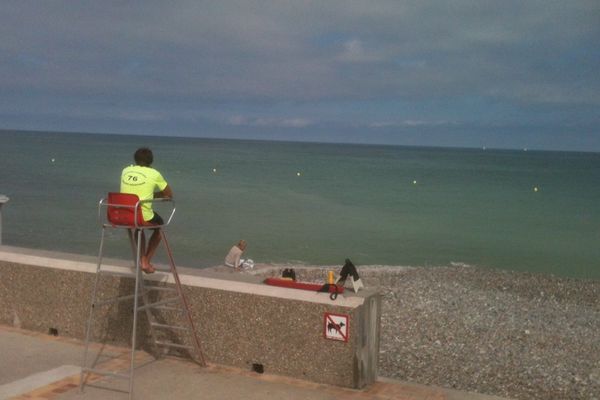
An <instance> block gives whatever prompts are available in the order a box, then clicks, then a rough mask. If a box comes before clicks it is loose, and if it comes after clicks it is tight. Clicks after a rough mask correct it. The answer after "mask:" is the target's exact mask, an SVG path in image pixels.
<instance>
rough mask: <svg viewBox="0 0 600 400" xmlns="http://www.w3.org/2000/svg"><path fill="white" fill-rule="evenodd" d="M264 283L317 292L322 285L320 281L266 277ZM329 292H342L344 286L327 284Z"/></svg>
mask: <svg viewBox="0 0 600 400" xmlns="http://www.w3.org/2000/svg"><path fill="white" fill-rule="evenodd" d="M265 283H266V284H267V285H271V286H280V287H285V288H290V289H302V290H310V291H312V292H318V291H319V290H320V289H321V288H322V287H323V285H324V284H321V283H311V282H298V281H293V280H291V279H281V278H267V279H265ZM336 287H337V291H336ZM329 293H344V287H343V286H339V285H329Z"/></svg>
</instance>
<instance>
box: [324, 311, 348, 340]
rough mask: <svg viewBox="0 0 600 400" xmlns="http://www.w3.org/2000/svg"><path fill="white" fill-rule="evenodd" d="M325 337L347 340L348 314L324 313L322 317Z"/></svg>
mask: <svg viewBox="0 0 600 400" xmlns="http://www.w3.org/2000/svg"><path fill="white" fill-rule="evenodd" d="M323 320H324V323H323V331H324V336H325V339H331V340H339V341H342V342H347V341H348V316H347V315H344V314H332V313H325V317H324V318H323Z"/></svg>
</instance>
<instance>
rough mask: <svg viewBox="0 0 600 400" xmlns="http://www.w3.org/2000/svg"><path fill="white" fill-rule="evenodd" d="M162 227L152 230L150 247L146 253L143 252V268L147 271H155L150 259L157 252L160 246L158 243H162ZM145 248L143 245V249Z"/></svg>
mask: <svg viewBox="0 0 600 400" xmlns="http://www.w3.org/2000/svg"><path fill="white" fill-rule="evenodd" d="M160 239H161V236H160V228H159V229H153V230H152V236H150V240H149V241H148V249H147V250H146V252H145V254H144V253H142V254H143V256H142V269H144V270H145V271H147V272H154V267H153V266H152V264H151V263H150V261H151V260H152V257H153V256H154V253H155V252H156V249H157V248H158V245H159V243H160ZM143 249H144V248H143V247H142V250H143Z"/></svg>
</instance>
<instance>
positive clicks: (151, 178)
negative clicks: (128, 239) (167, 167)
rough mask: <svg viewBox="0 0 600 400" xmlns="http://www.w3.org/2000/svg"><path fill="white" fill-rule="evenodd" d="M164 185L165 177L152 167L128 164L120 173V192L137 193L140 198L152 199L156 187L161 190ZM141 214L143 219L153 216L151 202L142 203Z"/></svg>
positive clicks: (165, 185)
mask: <svg viewBox="0 0 600 400" xmlns="http://www.w3.org/2000/svg"><path fill="white" fill-rule="evenodd" d="M166 187H167V181H165V178H163V176H162V175H161V174H160V172H158V171H157V170H155V169H154V168H152V167H143V166H141V165H130V166H129V167H126V168H124V169H123V172H122V173H121V193H130V194H137V196H138V197H139V198H140V200H149V199H153V198H154V191H155V189H156V188H158V190H159V191H161V190H164V189H165V188H166ZM142 215H143V216H144V221H150V220H151V219H152V218H153V217H154V211H153V210H152V203H150V202H148V203H144V204H142Z"/></svg>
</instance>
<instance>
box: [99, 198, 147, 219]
mask: <svg viewBox="0 0 600 400" xmlns="http://www.w3.org/2000/svg"><path fill="white" fill-rule="evenodd" d="M139 201H140V198H139V197H138V196H137V194H130V193H115V192H111V193H109V194H108V204H107V208H106V218H107V219H108V222H110V223H111V224H113V225H119V226H136V223H135V215H136V213H135V206H136V204H138V202H139ZM140 225H144V216H143V215H142V209H141V207H140V206H139V205H138V207H137V226H140Z"/></svg>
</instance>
